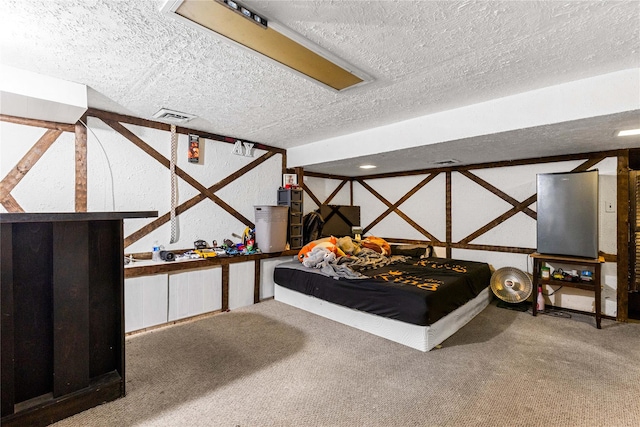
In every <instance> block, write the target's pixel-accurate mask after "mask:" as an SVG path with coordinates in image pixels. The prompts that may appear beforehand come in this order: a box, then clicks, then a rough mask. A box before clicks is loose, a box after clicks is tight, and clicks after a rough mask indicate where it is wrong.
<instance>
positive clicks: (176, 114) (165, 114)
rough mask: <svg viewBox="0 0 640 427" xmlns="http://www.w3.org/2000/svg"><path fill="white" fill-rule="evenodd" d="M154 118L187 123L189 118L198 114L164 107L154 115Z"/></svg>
mask: <svg viewBox="0 0 640 427" xmlns="http://www.w3.org/2000/svg"><path fill="white" fill-rule="evenodd" d="M153 117H154V118H156V119H158V120H162V121H163V122H169V123H186V122H188V121H189V120H192V119H194V118H195V117H196V116H195V115H193V114H187V113H181V112H180V111H174V110H168V109H166V108H162V109H161V110H160V111H158V112H157V113H155V114H154V115H153Z"/></svg>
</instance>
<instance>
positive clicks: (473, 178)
mask: <svg viewBox="0 0 640 427" xmlns="http://www.w3.org/2000/svg"><path fill="white" fill-rule="evenodd" d="M460 174H461V175H463V176H466V177H467V178H469V179H470V180H471V181H473V182H475V183H476V184H478V185H479V186H481V187H482V188H484V189H485V190H488V191H489V192H490V193H492V194H494V195H496V196H498V197H499V198H501V199H502V200H504V201H505V202H507V203H510V204H511V205H513V206H515V207H517V206H518V205H519V204H520V202H519V201H517V200H516V199H514V198H513V197H511V196H509V195H508V194H507V193H505V192H504V191H501V190H499V189H498V188H496V187H494V186H493V185H491V184H489V183H488V182H487V181H485V180H484V179H482V178H480V177H478V176H476V175H474V174H472V173H471V172H469V171H464V170H463V171H460ZM521 212H523V213H525V214H527V215H529V216H530V217H531V218H533V219H537V214H536V212H535V211H534V210H533V209H530V208H528V207H526V208H524V209H522V210H521Z"/></svg>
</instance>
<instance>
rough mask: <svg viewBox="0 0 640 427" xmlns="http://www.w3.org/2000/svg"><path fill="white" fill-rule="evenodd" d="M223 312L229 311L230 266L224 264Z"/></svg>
mask: <svg viewBox="0 0 640 427" xmlns="http://www.w3.org/2000/svg"><path fill="white" fill-rule="evenodd" d="M222 311H229V264H222Z"/></svg>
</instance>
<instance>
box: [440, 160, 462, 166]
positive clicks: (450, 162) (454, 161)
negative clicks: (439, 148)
mask: <svg viewBox="0 0 640 427" xmlns="http://www.w3.org/2000/svg"><path fill="white" fill-rule="evenodd" d="M456 163H460V160H456V159H447V160H440V161H439V162H434V165H438V166H449V165H454V164H456Z"/></svg>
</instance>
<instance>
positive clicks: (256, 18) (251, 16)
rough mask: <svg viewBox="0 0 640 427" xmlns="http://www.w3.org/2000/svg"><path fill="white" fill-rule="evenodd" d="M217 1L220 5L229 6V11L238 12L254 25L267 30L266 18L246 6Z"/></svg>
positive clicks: (224, 0) (223, 0) (229, 0)
mask: <svg viewBox="0 0 640 427" xmlns="http://www.w3.org/2000/svg"><path fill="white" fill-rule="evenodd" d="M216 1H217V2H218V3H220V4H223V5H225V6H227V7H228V8H229V9H231V10H233V11H234V12H237V13H239V14H240V15H242V16H244V17H245V18H247V19H248V20H250V21H251V22H253V23H254V24H258V25H260V26H261V27H263V28H267V20H266V19H265V18H263V17H262V16H260V15H258V14H257V13H255V12H254V11H252V10H249V9H247V8H246V7H244V6H240V5H239V4H238V2H236V1H233V0H216Z"/></svg>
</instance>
